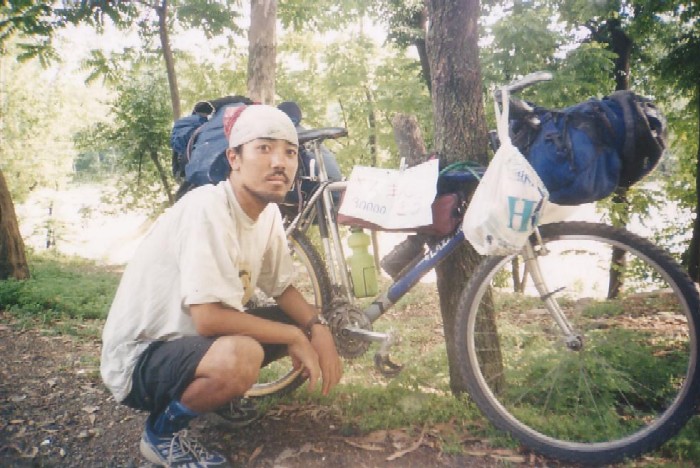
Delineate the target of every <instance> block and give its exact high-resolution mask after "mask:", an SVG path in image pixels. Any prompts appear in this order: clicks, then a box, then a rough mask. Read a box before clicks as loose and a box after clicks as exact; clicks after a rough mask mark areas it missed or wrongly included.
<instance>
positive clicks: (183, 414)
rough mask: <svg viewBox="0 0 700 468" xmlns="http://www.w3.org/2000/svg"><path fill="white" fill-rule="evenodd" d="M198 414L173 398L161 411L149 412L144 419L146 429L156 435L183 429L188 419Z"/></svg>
mask: <svg viewBox="0 0 700 468" xmlns="http://www.w3.org/2000/svg"><path fill="white" fill-rule="evenodd" d="M198 415H199V413H196V412H194V411H192V410H191V409H189V408H188V407H186V406H185V405H183V404H182V403H180V402H179V401H177V400H173V401H171V402H170V403H169V404H168V406H167V407H166V408H165V410H163V412H161V413H159V414H154V413H151V415H150V416H149V417H148V419H147V420H146V429H147V430H148V431H149V432H151V434H153V435H156V436H163V435H168V434H174V433H175V432H178V431H181V430H182V429H185V428H186V427H187V426H188V424H189V423H190V421H191V420H192V419H194V418H195V417H196V416H198Z"/></svg>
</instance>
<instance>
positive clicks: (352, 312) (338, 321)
mask: <svg viewBox="0 0 700 468" xmlns="http://www.w3.org/2000/svg"><path fill="white" fill-rule="evenodd" d="M324 309H325V311H324V316H325V317H326V319H327V320H328V325H329V327H330V329H331V332H332V333H333V338H334V339H335V346H336V348H337V349H338V354H340V355H341V356H342V357H344V358H346V359H353V358H356V357H359V356H362V355H363V354H364V353H366V352H367V349H368V348H369V345H370V343H369V341H366V340H361V339H358V338H356V337H355V336H353V335H352V333H349V332H347V331H346V330H344V328H346V327H353V328H362V329H364V330H369V331H371V330H372V322H370V321H369V319H368V318H367V316H366V315H365V314H363V313H362V310H360V309H359V308H357V307H355V306H353V305H352V304H350V303H349V302H347V301H346V300H343V299H337V298H336V299H334V300H333V301H331V303H330V304H329V305H328V307H326V308H324Z"/></svg>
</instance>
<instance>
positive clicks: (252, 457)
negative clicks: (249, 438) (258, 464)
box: [248, 445, 264, 465]
mask: <svg viewBox="0 0 700 468" xmlns="http://www.w3.org/2000/svg"><path fill="white" fill-rule="evenodd" d="M263 447H264V445H259V446H258V447H256V448H255V450H253V453H251V454H250V458H248V464H249V465H250V464H251V463H252V462H253V460H255V459H256V458H258V456H259V455H260V454H261V453H262V450H263Z"/></svg>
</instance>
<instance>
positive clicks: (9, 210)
mask: <svg viewBox="0 0 700 468" xmlns="http://www.w3.org/2000/svg"><path fill="white" fill-rule="evenodd" d="M8 278H15V279H18V280H23V279H27V278H29V266H28V265H27V256H26V254H25V252H24V241H23V240H22V236H21V235H20V233H19V225H18V224H17V214H16V213H15V206H14V204H13V203H12V196H11V195H10V190H9V189H8V188H7V183H6V182H5V176H4V175H3V173H2V171H0V280H5V279H8Z"/></svg>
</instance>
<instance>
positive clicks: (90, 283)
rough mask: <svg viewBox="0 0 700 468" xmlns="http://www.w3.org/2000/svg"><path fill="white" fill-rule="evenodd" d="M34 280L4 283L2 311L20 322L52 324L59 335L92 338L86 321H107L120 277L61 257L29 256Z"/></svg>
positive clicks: (0, 296) (0, 291) (91, 264)
mask: <svg viewBox="0 0 700 468" xmlns="http://www.w3.org/2000/svg"><path fill="white" fill-rule="evenodd" d="M29 265H30V271H31V278H30V279H28V280H26V281H15V280H6V281H0V310H6V311H8V312H10V313H11V314H12V315H13V316H15V317H16V318H17V319H19V320H20V322H27V323H28V324H29V323H32V322H39V323H41V324H45V325H46V324H51V325H53V327H54V330H55V331H56V332H57V333H64V332H69V331H70V330H72V331H73V332H75V334H88V335H89V334H92V333H93V332H94V330H91V329H90V328H89V327H86V326H84V325H82V326H80V324H81V323H83V322H84V321H86V320H94V319H104V318H105V317H106V316H107V312H108V311H109V306H110V303H111V300H112V298H113V297H114V292H115V291H116V288H117V284H118V281H119V273H118V272H116V271H114V269H111V268H106V267H102V266H99V265H97V264H95V263H94V262H91V261H87V260H82V259H77V258H73V257H65V256H61V255H58V254H45V255H36V254H31V253H30V256H29Z"/></svg>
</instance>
